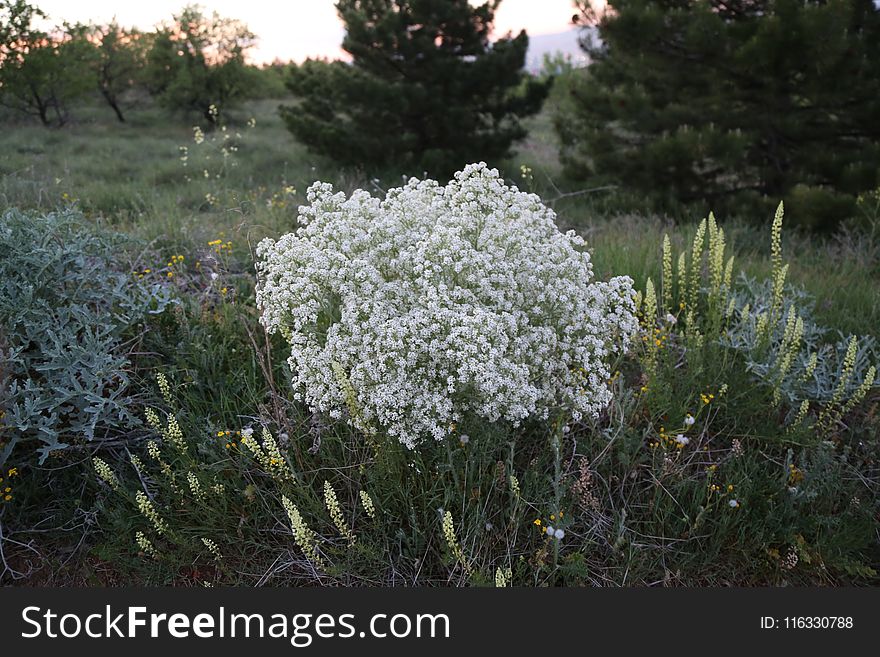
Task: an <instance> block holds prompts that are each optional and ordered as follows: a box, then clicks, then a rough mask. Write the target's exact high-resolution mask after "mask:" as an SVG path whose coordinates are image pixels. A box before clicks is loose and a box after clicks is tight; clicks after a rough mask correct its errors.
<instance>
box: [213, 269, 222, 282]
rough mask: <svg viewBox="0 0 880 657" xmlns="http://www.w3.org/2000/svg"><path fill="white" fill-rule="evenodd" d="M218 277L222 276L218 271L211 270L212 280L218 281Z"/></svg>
mask: <svg viewBox="0 0 880 657" xmlns="http://www.w3.org/2000/svg"><path fill="white" fill-rule="evenodd" d="M218 278H220V274H218V273H217V272H215V271H212V272H211V280H212V281H216V280H217V279H218Z"/></svg>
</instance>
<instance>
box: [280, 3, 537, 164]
mask: <svg viewBox="0 0 880 657" xmlns="http://www.w3.org/2000/svg"><path fill="white" fill-rule="evenodd" d="M499 4H500V0H493V1H491V2H486V3H485V4H483V5H480V6H477V7H475V6H472V5H470V4H469V3H468V2H467V0H341V1H340V2H337V4H336V8H337V11H338V12H339V16H340V17H341V19H342V21H343V22H344V24H345V26H346V36H345V39H344V41H343V44H342V47H343V48H344V49H345V50H346V51H347V52H348V53H349V54H350V55H351V60H352V61H351V63H350V64H349V63H346V62H339V61H337V62H327V61H320V60H310V61H306V62H305V63H304V64H303V65H301V66H299V67H296V68H294V69H293V70H292V72H291V76H290V78H289V80H288V87H289V88H290V89H291V91H292V92H293V93H294V94H295V95H296V96H297V97H298V98H299V102H298V104H296V105H292V106H287V107H283V108H282V109H281V112H282V116H283V117H284V119H285V121H286V123H287V126H288V128H289V129H290V131H291V132H292V133H293V134H294V135H295V136H296V137H297V138H298V139H299V140H300V141H302V142H303V143H305V144H306V145H307V146H309V147H310V148H311V149H312V150H314V151H316V152H318V153H321V154H325V155H329V156H330V157H332V158H334V159H336V160H337V161H339V162H342V163H344V164H351V165H362V166H367V167H372V168H376V167H379V168H383V167H392V168H395V169H397V170H405V169H406V170H408V171H409V172H410V173H422V172H423V171H424V172H428V173H431V174H434V175H447V174H449V173H452V172H453V171H455V170H456V169H457V168H459V167H461V166H462V165H464V164H466V163H468V162H472V161H478V160H486V161H489V162H493V161H497V160H499V159H501V158H504V157H506V156H507V155H508V154H509V151H510V147H511V145H512V144H513V143H514V142H515V141H516V140H518V139H521V138H522V137H523V136H525V130H524V129H523V127H522V125H521V122H520V118H521V117H524V116H527V115H529V114H533V113H535V112H537V111H538V110H539V109H540V106H541V103H542V102H543V100H544V97H545V96H546V94H547V89H548V86H549V83H544V82H538V81H536V80H531V79H529V78H528V76H527V74H526V73H525V72H524V71H523V65H524V63H525V56H526V50H527V48H528V37H527V36H526V33H525V32H524V31H523V32H521V33H520V34H519V35H518V36H516V37H513V36H510V35H508V36H507V37H505V38H500V39H498V40H496V41H494V43H490V36H491V32H492V25H493V21H494V15H495V11H496V9H497V8H498V6H499Z"/></svg>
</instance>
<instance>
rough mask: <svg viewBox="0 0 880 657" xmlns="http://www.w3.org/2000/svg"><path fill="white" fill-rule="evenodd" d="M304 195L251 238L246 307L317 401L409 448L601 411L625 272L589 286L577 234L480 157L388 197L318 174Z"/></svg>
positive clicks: (617, 337)
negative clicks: (505, 425)
mask: <svg viewBox="0 0 880 657" xmlns="http://www.w3.org/2000/svg"><path fill="white" fill-rule="evenodd" d="M308 201H309V205H305V206H302V207H300V208H299V228H298V229H297V230H296V232H295V233H292V234H288V235H285V236H283V237H281V238H280V239H279V240H277V241H274V240H271V239H266V240H264V241H263V242H262V243H261V244H260V245H259V247H258V250H257V253H258V263H257V269H258V274H259V287H258V291H257V302H258V304H259V307H260V309H261V312H262V318H261V319H262V322H263V324H264V325H265V327H266V328H267V329H268V330H269V331H272V332H276V331H279V332H281V333H282V334H283V335H284V336H285V337H286V338H287V339H288V341H289V342H290V344H291V356H290V360H289V363H290V366H291V369H292V371H293V372H294V373H295V377H296V379H295V381H294V387H295V389H296V390H297V391H298V394H299V395H300V397H299V398H300V399H303V400H304V401H305V402H306V403H307V404H308V405H309V406H310V407H311V408H312V409H313V410H317V411H322V412H326V413H329V414H330V415H331V416H332V417H336V418H340V417H343V416H344V415H346V414H347V417H348V419H349V421H350V422H352V424H354V425H356V426H358V428H360V429H363V430H365V431H373V430H375V428H376V424H378V425H381V427H383V428H384V430H385V431H387V433H388V434H390V435H392V436H395V437H396V438H398V439H399V440H400V441H401V442H402V443H404V444H405V445H406V446H408V447H414V446H415V445H416V444H417V443H418V442H419V441H420V440H422V439H424V438H426V437H433V438H435V439H438V440H439V439H442V438H444V437H445V436H448V435H449V433H450V430H451V429H450V425H451V424H453V423H459V422H461V421H462V419H463V418H465V417H474V416H478V417H481V418H484V419H485V420H487V421H489V422H495V421H497V420H500V419H504V420H506V421H509V422H511V423H513V424H514V425H515V424H518V423H519V422H521V421H522V420H524V419H525V418H527V417H530V416H536V417H541V418H546V417H547V416H548V414H549V412H550V411H551V410H556V409H559V410H567V411H569V412H570V413H571V414H572V415H573V416H574V419H579V418H580V417H581V416H582V415H584V414H588V415H594V414H596V413H597V412H599V411H600V410H601V409H602V408H604V407H605V406H606V405H607V403H608V402H609V400H610V397H611V393H610V391H609V389H608V385H607V380H608V378H609V376H610V373H609V365H608V361H609V357H610V355H611V354H613V353H614V352H616V351H619V350H622V349H625V348H626V345H627V343H628V342H629V340H630V338H631V337H632V335H634V333H635V331H636V330H637V321H636V319H635V309H634V304H633V291H632V281H631V280H630V279H629V278H628V277H618V278H614V279H612V280H610V281H608V282H594V283H591V282H590V281H591V279H592V275H593V273H592V265H591V262H590V256H589V253H588V252H587V251H586V250H585V247H584V243H583V240H582V239H581V238H579V237H578V236H576V235H575V234H574V233H572V232H569V233H566V234H563V233H560V232H559V230H558V229H557V227H556V224H555V214H554V213H553V211H552V210H550V209H549V208H547V207H546V206H544V205H543V204H542V203H541V200H540V199H539V198H538V196H536V195H534V194H526V193H523V192H520V191H519V190H518V189H517V188H516V187H509V186H507V185H506V184H505V183H504V181H503V180H502V178H501V177H500V176H499V174H498V171H497V170H495V169H489V168H487V167H486V165H485V164H483V163H480V164H472V165H469V166H467V167H465V169H464V170H463V171H461V172H459V173H457V174H456V175H455V179H454V180H452V181H451V182H450V183H449V184H448V185H446V186H445V187H444V186H443V185H440V184H439V183H437V182H436V181H433V180H423V181H419V180H416V179H411V180H410V181H409V182H408V183H407V184H406V185H405V186H403V187H401V188H396V189H392V190H390V191H389V192H388V193H387V195H386V198H385V199H384V200H381V199H378V198H374V197H373V196H371V195H370V194H369V193H368V192H365V191H363V190H358V191H355V192H354V193H353V194H352V195H351V197H350V198H346V196H345V195H344V194H343V193H334V192H333V188H332V186H331V185H329V184H326V183H315V184H314V185H312V186H311V187H310V188H309V190H308ZM340 379H343V380H340ZM352 396H354V399H351V397H352ZM353 406H354V407H355V408H356V412H355V411H353V410H352V407H353Z"/></svg>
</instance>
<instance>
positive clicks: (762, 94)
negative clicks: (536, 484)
mask: <svg viewBox="0 0 880 657" xmlns="http://www.w3.org/2000/svg"><path fill="white" fill-rule="evenodd" d="M578 4H579V5H580V7H581V10H582V11H583V13H584V18H585V19H586V22H587V23H596V24H597V25H598V38H591V34H594V33H591V32H589V31H585V33H584V34H585V38H584V39H583V46H584V48H585V50H586V51H587V53H588V55H589V56H590V58H591V60H592V63H591V65H590V66H589V67H588V68H587V69H586V71H585V72H584V73H583V74H582V76H581V79H580V80H579V82H578V83H577V84H576V85H575V86H574V88H573V90H572V92H571V93H572V97H571V98H570V100H571V101H572V102H569V103H567V104H566V107H568V108H571V107H572V106H573V107H574V108H575V109H574V110H569V111H568V112H567V113H564V114H560V115H559V116H557V117H556V126H557V130H558V132H559V135H560V137H561V140H562V143H563V152H562V156H563V161H564V163H565V165H566V169H567V172H568V173H569V174H570V175H571V176H572V177H574V178H576V179H587V178H589V179H591V180H605V181H610V182H616V183H619V184H621V185H623V186H626V187H629V188H631V189H633V190H636V191H638V192H640V193H642V194H644V195H647V196H649V197H650V198H653V199H655V200H658V201H659V202H660V203H661V204H662V205H665V206H666V207H669V206H670V205H672V204H673V203H676V202H678V203H681V202H684V203H689V202H698V203H701V204H705V203H708V204H710V205H711V206H712V207H714V208H715V209H716V210H719V209H728V210H737V209H738V210H741V211H744V212H745V211H757V210H758V209H759V208H762V209H763V207H764V206H766V205H769V206H773V205H775V204H777V203H778V202H779V200H780V199H783V198H784V199H785V202H786V210H787V212H786V217H787V218H788V217H791V218H793V219H795V220H796V221H797V220H800V221H801V222H803V223H806V224H811V225H813V226H814V227H819V228H831V227H833V226H834V225H835V224H836V223H837V222H838V221H839V220H841V219H843V218H845V217H846V216H847V215H848V214H850V213H851V211H852V207H853V203H854V200H855V197H856V196H857V195H858V194H859V193H860V192H863V191H865V190H869V189H873V188H875V187H876V186H877V185H878V184H880V74H878V71H880V9H878V7H877V6H876V5H875V4H874V2H873V0H610V1H609V3H608V4H609V11H606V12H605V13H604V14H603V15H601V16H597V15H596V14H595V13H594V12H593V11H592V9H590V7H589V5H588V3H586V2H580V3H578ZM760 216H764V215H763V214H761V215H760Z"/></svg>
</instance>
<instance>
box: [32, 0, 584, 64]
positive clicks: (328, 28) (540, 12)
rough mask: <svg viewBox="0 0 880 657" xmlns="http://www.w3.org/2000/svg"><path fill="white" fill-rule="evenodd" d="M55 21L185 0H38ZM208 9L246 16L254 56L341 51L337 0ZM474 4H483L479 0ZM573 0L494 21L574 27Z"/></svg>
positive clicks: (132, 12) (133, 19)
mask: <svg viewBox="0 0 880 657" xmlns="http://www.w3.org/2000/svg"><path fill="white" fill-rule="evenodd" d="M35 4H37V5H38V6H39V7H40V8H41V9H42V10H43V11H45V12H46V13H47V14H49V17H50V19H51V21H52V22H53V23H61V22H62V21H65V20H67V21H82V22H86V21H89V20H91V21H95V22H107V21H109V20H110V19H111V18H113V17H114V16H115V17H116V18H117V20H118V21H119V23H121V24H122V25H125V26H135V27H139V28H142V29H149V28H151V27H153V26H154V25H156V24H157V23H159V22H161V21H162V20H165V19H167V18H170V17H171V15H172V14H173V13H175V12H176V11H177V10H179V9H180V8H181V7H182V6H183V5H185V4H186V0H148V1H141V2H119V0H76V1H71V0H37V1H36V2H35ZM201 4H202V5H204V6H205V7H206V8H207V9H208V10H216V11H218V12H219V13H220V14H221V15H222V16H227V17H230V18H240V19H242V20H244V21H245V22H246V23H247V24H248V26H249V27H250V29H251V31H252V32H254V33H256V34H257V36H258V37H259V43H258V44H257V48H256V49H255V51H254V52H253V53H252V54H251V58H252V59H253V60H254V61H256V62H270V61H272V60H274V59H276V58H278V59H281V60H290V59H293V60H296V61H301V60H303V59H305V58H306V57H318V56H322V57H337V56H338V55H339V54H340V48H339V44H340V43H341V42H342V35H343V29H342V25H341V24H340V22H339V18H338V17H337V16H336V10H335V9H334V7H333V5H334V0H287V1H286V2H280V1H279V0H248V1H246V2H242V1H241V0H205V1H204V2H202V3H201ZM472 4H480V3H479V2H477V1H476V0H474V1H473V2H472ZM572 14H574V10H573V8H572V2H571V0H503V2H502V3H501V8H500V9H499V10H498V13H497V15H496V21H495V28H496V31H497V32H500V33H505V32H507V31H513V32H518V31H519V30H521V29H525V30H526V31H528V33H529V34H552V33H554V32H562V31H564V30H567V29H569V28H570V27H571V23H570V21H571V17H572Z"/></svg>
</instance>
